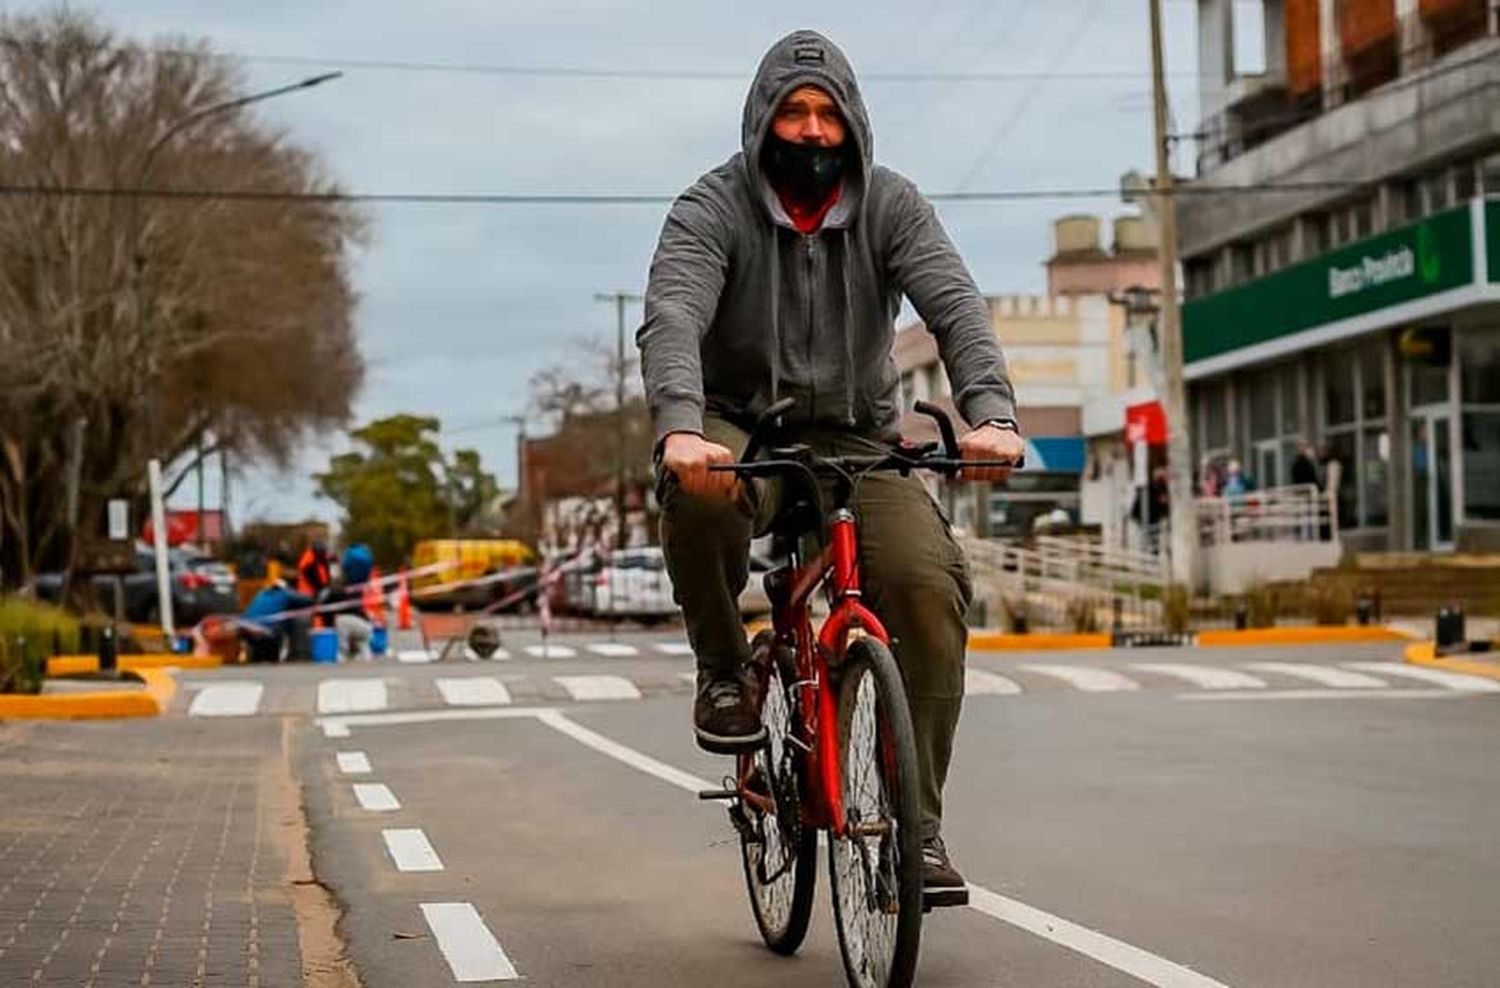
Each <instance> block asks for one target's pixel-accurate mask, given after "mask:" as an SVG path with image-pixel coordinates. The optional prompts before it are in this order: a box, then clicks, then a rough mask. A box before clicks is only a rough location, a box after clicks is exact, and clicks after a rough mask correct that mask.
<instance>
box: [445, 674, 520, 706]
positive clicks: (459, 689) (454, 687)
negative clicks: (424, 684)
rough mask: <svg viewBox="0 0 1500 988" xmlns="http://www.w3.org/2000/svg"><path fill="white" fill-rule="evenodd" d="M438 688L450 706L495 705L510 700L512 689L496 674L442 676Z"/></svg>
mask: <svg viewBox="0 0 1500 988" xmlns="http://www.w3.org/2000/svg"><path fill="white" fill-rule="evenodd" d="M437 688H438V692H439V693H441V694H443V702H444V703H446V704H448V706H450V707H493V706H501V705H503V704H506V703H509V702H510V690H508V689H506V688H505V684H504V683H502V682H500V680H498V679H496V678H495V677H494V676H464V677H462V678H452V679H445V678H440V679H438V680H437Z"/></svg>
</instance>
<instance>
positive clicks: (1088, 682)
mask: <svg viewBox="0 0 1500 988" xmlns="http://www.w3.org/2000/svg"><path fill="white" fill-rule="evenodd" d="M1020 668H1022V669H1024V670H1026V671H1027V672H1034V673H1037V674H1038V675H1041V676H1051V677H1052V678H1053V679H1061V680H1062V681H1063V682H1065V683H1067V684H1068V685H1069V686H1072V687H1073V688H1075V689H1079V690H1082V691H1083V692H1085V693H1116V692H1123V691H1125V690H1138V689H1140V688H1141V684H1140V683H1137V682H1136V681H1135V680H1133V679H1131V678H1130V677H1128V676H1122V675H1120V674H1119V673H1118V672H1115V671H1113V670H1111V669H1098V668H1095V667H1093V666H1057V665H1023V666H1021V667H1020Z"/></svg>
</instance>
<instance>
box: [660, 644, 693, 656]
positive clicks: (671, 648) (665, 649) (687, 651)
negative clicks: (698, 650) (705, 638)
mask: <svg viewBox="0 0 1500 988" xmlns="http://www.w3.org/2000/svg"><path fill="white" fill-rule="evenodd" d="M654 647H655V648H656V650H657V651H658V652H660V653H661V654H663V655H692V654H693V646H691V645H689V644H688V643H687V642H657V643H656V645H655V646H654Z"/></svg>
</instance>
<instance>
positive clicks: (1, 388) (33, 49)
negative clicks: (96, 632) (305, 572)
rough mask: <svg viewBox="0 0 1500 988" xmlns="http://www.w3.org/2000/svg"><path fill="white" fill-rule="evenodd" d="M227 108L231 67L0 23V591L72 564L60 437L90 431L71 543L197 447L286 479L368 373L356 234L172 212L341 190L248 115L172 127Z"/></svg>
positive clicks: (281, 204)
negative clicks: (280, 471)
mask: <svg viewBox="0 0 1500 988" xmlns="http://www.w3.org/2000/svg"><path fill="white" fill-rule="evenodd" d="M240 93H241V84H240V79H239V76H238V70H237V69H236V67H235V66H234V64H233V63H231V62H229V61H227V60H225V59H223V58H220V57H217V56H215V55H213V53H212V52H210V51H209V50H208V48H207V47H206V45H202V44H194V43H192V42H188V41H173V42H171V43H168V44H163V45H162V46H161V47H159V48H147V47H143V46H141V45H138V44H135V43H132V42H129V41H122V40H120V39H117V38H116V37H114V36H113V35H112V34H111V33H110V32H109V31H108V30H107V29H106V28H104V27H103V26H101V25H100V24H99V23H98V22H96V21H95V20H93V19H91V18H88V17H84V16H81V15H78V14H75V13H72V12H69V11H66V10H60V11H57V12H53V13H50V14H44V15H40V16H0V184H3V185H4V186H6V187H7V189H9V190H10V191H8V192H6V193H5V194H0V573H3V574H4V578H5V580H6V582H7V583H15V582H24V581H25V580H26V579H27V578H28V577H29V574H30V573H31V572H32V571H33V570H34V569H35V568H36V567H38V566H43V565H46V566H66V565H68V564H69V562H70V561H71V558H72V556H73V554H74V552H75V550H76V540H75V539H74V538H73V535H74V533H73V532H72V531H71V530H70V528H69V526H68V523H67V518H66V516H65V513H64V511H63V502H64V500H65V499H64V497H63V496H62V492H63V489H64V486H65V483H66V479H65V477H64V469H63V465H64V464H65V463H66V462H67V448H66V446H67V436H68V432H69V430H68V429H67V428H66V424H67V423H70V422H73V421H76V420H78V419H83V420H84V421H85V422H86V426H85V430H84V435H85V447H84V457H83V463H84V469H83V471H82V477H81V478H80V481H81V482H80V485H79V507H80V510H79V525H78V529H79V530H80V531H85V532H88V531H93V530H95V529H96V528H97V527H98V524H99V520H100V516H101V513H102V509H103V502H104V501H105V499H107V498H109V497H112V496H121V495H132V496H137V497H138V496H139V495H140V494H141V491H142V488H143V486H144V474H145V463H146V460H147V459H149V458H151V457H152V456H157V457H160V458H161V459H162V460H163V461H164V462H170V461H172V460H173V459H176V458H178V457H179V456H180V455H182V454H183V453H184V452H185V451H187V450H189V449H192V448H194V447H196V446H197V445H198V444H199V442H200V439H201V438H202V437H204V436H205V435H211V436H212V443H211V444H210V445H209V451H218V450H221V449H225V450H230V451H232V452H234V453H237V454H238V455H239V456H240V457H241V458H242V459H243V458H265V459H270V460H272V461H275V462H278V463H286V462H287V461H288V460H289V459H290V457H291V455H292V453H293V452H294V451H295V449H296V447H297V445H298V443H299V442H300V441H301V439H302V438H304V436H305V434H306V432H307V431H308V430H312V429H326V428H331V427H334V426H339V425H342V424H344V423H345V422H347V420H348V418H349V413H350V405H351V402H352V400H353V396H354V394H355V393H356V391H357V390H358V387H359V384H360V382H361V379H362V376H363V370H364V368H363V362H362V360H361V358H360V355H359V353H358V350H357V347H356V343H355V336H354V331H353V312H354V307H355V302H356V299H355V294H354V291H353V289H352V288H351V286H350V282H349V274H348V251H349V249H350V247H351V245H352V244H354V243H356V242H357V241H358V239H359V238H360V237H361V236H362V234H363V229H364V227H363V223H362V220H361V217H360V216H359V215H358V214H356V213H355V212H354V211H352V210H351V209H350V208H349V207H347V206H346V205H343V204H340V203H337V202H331V201H327V200H311V201H309V200H305V199H304V200H300V201H293V200H274V201H271V200H265V199H256V200H238V199H231V198H226V197H223V196H213V195H196V194H194V195H181V194H180V193H183V192H189V193H197V192H203V191H206V190H229V191H237V192H262V193H277V194H285V193H293V194H305V193H327V192H333V191H336V188H335V186H334V185H333V184H332V183H331V182H330V181H328V180H327V179H326V178H325V177H324V176H323V175H322V173H321V170H320V167H319V165H318V163H317V161H316V160H314V158H313V157H312V156H311V155H310V154H309V153H307V152H306V151H303V150H301V149H299V148H297V147H295V146H294V145H293V144H291V142H290V141H289V140H288V139H287V137H286V135H284V134H282V133H280V132H278V131H276V130H273V129H271V128H268V127H266V126H265V125H264V124H261V123H259V122H257V121H256V120H255V119H254V117H253V116H252V115H251V114H250V113H249V112H248V111H244V110H236V111H232V112H227V113H215V114H213V115H211V116H206V117H204V118H203V119H201V120H199V121H196V122H194V123H193V124H192V126H191V127H184V128H181V129H178V125H179V124H181V122H182V121H184V120H185V119H187V118H189V116H190V115H192V114H194V113H195V112H196V111H200V110H202V109H203V108H205V107H209V106H213V105H215V104H218V103H221V102H223V101H226V100H229V99H232V98H234V97H236V96H238V95H240ZM142 188H145V189H149V190H152V191H158V190H159V191H162V192H174V193H179V194H178V195H171V196H168V195H141V194H138V192H139V190H140V189H142ZM79 189H85V190H87V189H94V190H108V189H115V190H125V191H124V192H122V193H120V194H113V195H82V194H77V190H79ZM18 190H19V191H18ZM132 190H134V191H132Z"/></svg>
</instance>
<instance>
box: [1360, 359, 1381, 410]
mask: <svg viewBox="0 0 1500 988" xmlns="http://www.w3.org/2000/svg"><path fill="white" fill-rule="evenodd" d="M1359 394H1360V402H1359V406H1360V413H1361V415H1362V416H1363V417H1364V418H1365V419H1367V420H1368V419H1378V418H1380V417H1381V416H1383V415H1385V353H1384V352H1383V350H1382V348H1381V346H1380V344H1378V343H1377V344H1375V345H1373V346H1366V347H1363V348H1361V349H1360V351H1359Z"/></svg>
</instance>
